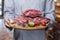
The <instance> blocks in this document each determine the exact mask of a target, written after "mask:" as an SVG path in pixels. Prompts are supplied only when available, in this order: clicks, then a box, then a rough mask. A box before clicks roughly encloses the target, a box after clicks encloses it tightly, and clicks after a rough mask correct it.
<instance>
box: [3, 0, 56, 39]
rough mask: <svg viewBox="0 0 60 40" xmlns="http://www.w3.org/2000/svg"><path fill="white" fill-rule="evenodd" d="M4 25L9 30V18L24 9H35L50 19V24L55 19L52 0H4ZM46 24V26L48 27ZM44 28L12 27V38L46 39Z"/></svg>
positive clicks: (11, 18)
mask: <svg viewBox="0 0 60 40" xmlns="http://www.w3.org/2000/svg"><path fill="white" fill-rule="evenodd" d="M4 1H5V2H4V22H5V24H4V26H6V27H7V28H8V29H9V30H12V29H13V28H11V27H9V22H10V21H9V20H13V19H14V17H17V16H19V15H20V14H21V13H22V12H23V11H24V10H26V9H36V10H40V11H41V12H42V16H44V17H46V18H49V19H50V24H51V25H52V24H53V23H54V21H55V5H54V0H4ZM51 25H49V26H51ZM49 26H48V27H49ZM45 31H46V30H45V29H42V30H29V31H27V30H19V29H16V28H14V40H46V32H45Z"/></svg>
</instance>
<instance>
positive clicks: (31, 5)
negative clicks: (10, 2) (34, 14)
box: [14, 0, 45, 15]
mask: <svg viewBox="0 0 60 40" xmlns="http://www.w3.org/2000/svg"><path fill="white" fill-rule="evenodd" d="M14 5H15V14H16V15H19V14H21V13H22V12H23V11H25V10H27V9H36V10H40V11H41V12H44V9H45V0H14Z"/></svg>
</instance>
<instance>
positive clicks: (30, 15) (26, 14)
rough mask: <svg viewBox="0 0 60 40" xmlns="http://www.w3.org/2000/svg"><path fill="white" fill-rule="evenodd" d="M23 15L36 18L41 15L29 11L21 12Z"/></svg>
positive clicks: (38, 12)
mask: <svg viewBox="0 0 60 40" xmlns="http://www.w3.org/2000/svg"><path fill="white" fill-rule="evenodd" d="M23 14H24V15H25V16H29V17H37V16H40V15H41V12H40V11H39V10H33V9H29V10H26V11H25V12H23Z"/></svg>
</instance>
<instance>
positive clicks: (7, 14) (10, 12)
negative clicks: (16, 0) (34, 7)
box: [4, 0, 14, 30]
mask: <svg viewBox="0 0 60 40" xmlns="http://www.w3.org/2000/svg"><path fill="white" fill-rule="evenodd" d="M13 18H14V4H13V0H4V20H5V21H6V19H13ZM7 28H9V27H7ZM9 29H10V30H12V28H9Z"/></svg>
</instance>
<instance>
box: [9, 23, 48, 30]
mask: <svg viewBox="0 0 60 40" xmlns="http://www.w3.org/2000/svg"><path fill="white" fill-rule="evenodd" d="M9 25H10V27H12V28H17V29H20V30H41V29H45V28H47V25H48V24H47V25H46V26H42V25H40V26H36V27H22V26H17V25H16V24H9Z"/></svg>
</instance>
